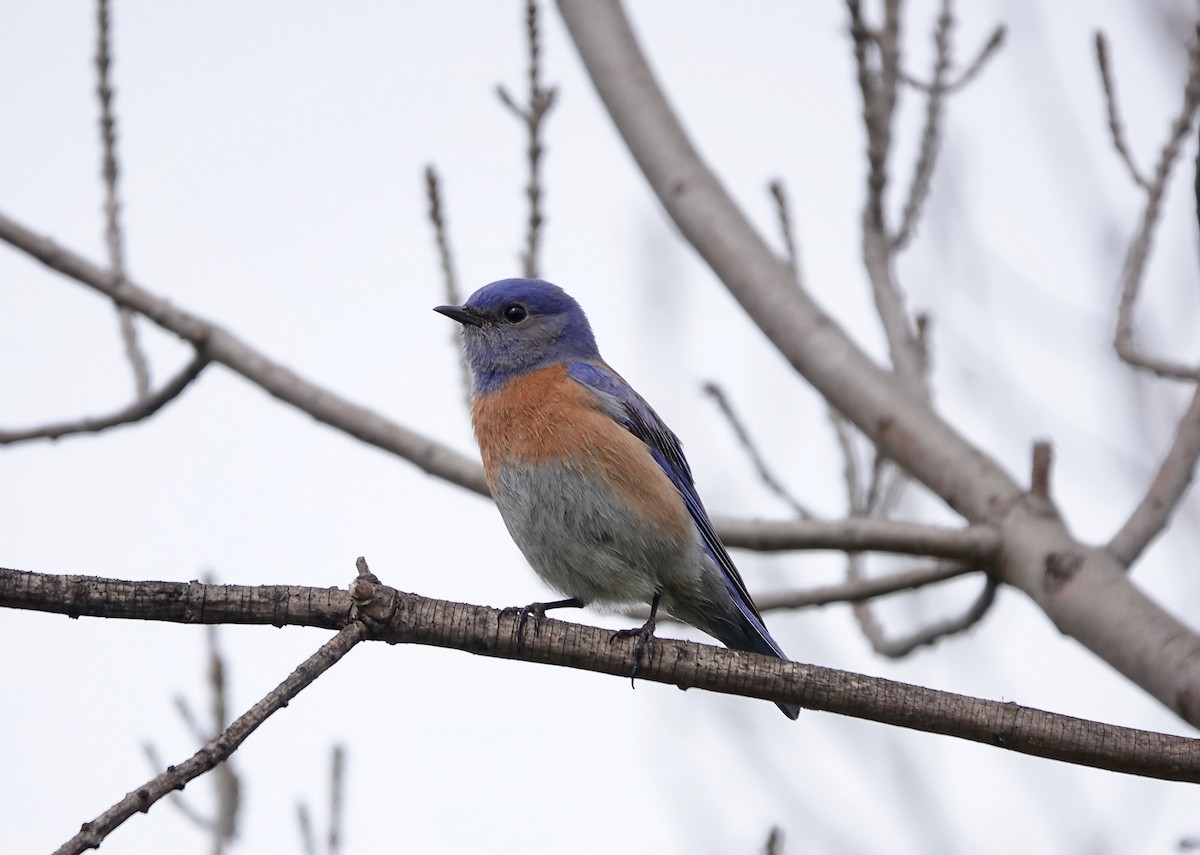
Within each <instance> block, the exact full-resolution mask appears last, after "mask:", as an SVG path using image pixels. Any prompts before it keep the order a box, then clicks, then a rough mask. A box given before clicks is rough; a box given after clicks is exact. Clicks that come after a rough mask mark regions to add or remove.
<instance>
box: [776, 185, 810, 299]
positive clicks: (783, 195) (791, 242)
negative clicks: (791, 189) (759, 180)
mask: <svg viewBox="0 0 1200 855" xmlns="http://www.w3.org/2000/svg"><path fill="white" fill-rule="evenodd" d="M767 189H768V190H769V191H770V192H771V198H772V199H774V200H775V214H776V216H777V217H778V218H779V235H780V237H781V238H782V239H783V248H784V252H785V253H786V257H787V263H788V269H790V270H791V271H792V278H793V279H795V280H796V285H798V286H799V287H801V288H803V287H804V274H803V272H802V269H801V267H800V248H799V246H798V244H797V243H796V238H795V234H794V230H793V227H792V214H791V210H790V206H789V205H788V199H787V191H786V190H785V189H784V187H783V181H781V180H780V179H778V178H776V179H775V180H774V181H772V182H771V183H770V184H768V185H767Z"/></svg>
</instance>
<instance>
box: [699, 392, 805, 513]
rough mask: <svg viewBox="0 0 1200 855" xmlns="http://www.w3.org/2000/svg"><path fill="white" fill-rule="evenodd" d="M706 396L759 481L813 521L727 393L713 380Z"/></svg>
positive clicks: (793, 508)
mask: <svg viewBox="0 0 1200 855" xmlns="http://www.w3.org/2000/svg"><path fill="white" fill-rule="evenodd" d="M701 388H702V389H703V390H704V394H706V395H708V396H709V397H710V398H712V399H713V401H714V402H715V403H716V405H717V408H718V409H719V410H720V411H721V414H722V415H723V416H725V420H726V421H728V422H729V426H730V427H732V428H733V433H734V435H735V436H736V437H737V441H738V444H739V445H741V447H742V448H743V449H744V450H745V452H746V454H747V455H748V456H749V457H750V462H751V463H753V464H754V470H755V471H756V472H757V473H758V477H759V480H761V481H762V482H763V484H764V485H765V486H766V487H767V489H769V490H770V491H771V492H772V493H774V494H775V495H776V496H778V497H779V498H781V499H782V500H783V501H784V502H786V503H787V505H788V506H789V507H790V508H791V509H792V510H793V511H795V512H796V516H797V517H799V518H800V519H804V520H809V519H813V517H814V514H813V513H812V512H811V511H810V510H808V508H806V507H804V505H803V504H801V503H800V501H799V500H798V499H796V497H794V496H793V495H792V494H791V493H789V492H788V490H787V487H785V486H783V483H782V482H781V481H780V480H779V479H778V478H776V477H775V473H773V472H772V471H771V469H770V467H769V466H767V462H766V460H764V459H763V456H762V454H760V453H759V451H758V448H757V447H756V446H755V445H754V440H752V439H751V438H750V433H749V431H747V430H746V425H745V424H744V423H743V422H742V420H741V418H740V417H739V416H738V414H737V412H735V411H734V409H733V405H732V404H731V403H730V402H729V398H728V397H727V396H726V394H725V391H724V390H723V389H722V388H721V387H720V386H718V385H717V384H716V383H714V382H712V381H711V380H710V381H708V382H707V383H705V384H704V385H703V386H702V387H701Z"/></svg>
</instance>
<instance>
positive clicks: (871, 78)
mask: <svg viewBox="0 0 1200 855" xmlns="http://www.w3.org/2000/svg"><path fill="white" fill-rule="evenodd" d="M846 6H847V9H848V10H849V12H850V36H851V39H852V41H853V43H854V59H855V64H856V66H857V69H858V83H859V88H860V89H861V90H862V103H863V111H862V118H863V127H864V129H865V130H866V132H867V194H866V202H865V203H864V205H863V261H864V263H865V265H866V268H867V275H868V277H869V279H870V281H871V291H872V295H873V296H874V298H875V308H876V311H877V313H878V315H879V320H880V322H881V323H882V324H883V331H884V334H885V336H886V337H887V343H888V353H889V355H890V357H891V361H892V368H893V372H894V374H895V376H896V378H897V379H898V380H899V382H900V385H901V387H902V388H903V389H904V390H905V391H907V392H909V393H910V394H911V395H913V396H916V397H919V398H927V397H928V395H927V389H926V388H925V385H924V383H923V382H922V380H921V376H922V375H921V367H920V363H921V360H920V355H919V353H918V350H917V345H916V342H915V335H914V334H913V330H912V326H911V324H910V322H909V318H908V312H907V311H906V309H905V307H904V294H903V292H902V291H901V289H900V287H899V286H898V285H897V283H896V281H895V276H894V272H893V269H892V267H893V260H894V255H895V250H894V248H893V247H892V241H891V238H890V237H889V234H890V231H889V227H888V217H887V210H886V208H885V206H884V193H885V190H886V189H887V183H888V156H889V154H890V152H891V146H892V120H893V118H894V114H895V109H896V87H897V84H898V82H899V80H900V13H899V2H898V0H885V2H884V21H883V25H882V26H881V27H880V28H877V29H870V28H869V27H868V26H867V24H866V21H865V20H864V18H863V13H862V4H861V2H860V0H846Z"/></svg>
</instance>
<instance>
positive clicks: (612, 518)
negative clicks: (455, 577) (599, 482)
mask: <svg viewBox="0 0 1200 855" xmlns="http://www.w3.org/2000/svg"><path fill="white" fill-rule="evenodd" d="M496 476H497V477H496V504H497V506H498V507H499V508H500V515H501V516H502V517H503V518H504V523H505V525H506V526H508V531H509V533H510V534H511V535H512V538H513V540H514V541H516V543H517V546H519V547H520V548H521V551H522V552H523V553H524V554H525V558H526V559H527V560H528V561H529V563H530V564H531V565H532V566H533V569H534V570H535V571H536V572H537V574H538V575H539V576H541V577H542V579H543V580H545V581H546V583H547V584H549V585H550V586H551V587H552V588H554V589H555V590H557V591H560V592H561V593H563V594H565V595H566V596H568V597H577V598H578V599H580V600H582V601H583V602H584V603H586V604H596V605H613V606H615V605H622V604H629V603H649V602H650V600H651V598H652V597H653V596H654V592H655V590H656V589H664V588H667V589H672V590H689V589H696V588H698V587H699V586H700V570H701V566H702V561H703V560H704V559H703V557H702V552H701V546H700V540H699V535H698V534H697V533H696V531H695V530H694V529H691V530H690V531H689V532H688V533H687V535H686V536H684V537H669V536H666V535H664V533H663V532H662V531H661V530H660V529H657V528H655V527H654V526H651V525H648V524H647V523H645V522H644V521H643V520H641V519H639V518H638V516H637V515H636V514H634V513H632V512H631V511H630V510H629V509H628V508H627V507H626V506H625V505H623V504H622V503H619V502H617V501H616V500H615V498H614V496H613V494H612V492H611V491H610V490H609V489H608V488H606V487H604V486H596V484H595V482H594V481H593V480H591V479H584V477H583V476H582V475H581V473H580V472H579V471H578V470H576V469H573V468H571V467H569V466H566V465H564V464H550V465H542V466H535V467H514V466H501V467H499V469H498V471H497V473H496Z"/></svg>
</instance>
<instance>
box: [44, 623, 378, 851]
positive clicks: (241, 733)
mask: <svg viewBox="0 0 1200 855" xmlns="http://www.w3.org/2000/svg"><path fill="white" fill-rule="evenodd" d="M367 636H368V632H367V627H366V625H365V624H363V623H361V622H359V621H354V622H352V623H350V624H348V625H347V626H346V627H345V628H344V629H343V630H341V631H340V632H339V633H338V634H337V635H335V636H334V637H333V638H331V639H330V640H329V641H327V642H325V644H323V645H321V648H320V650H318V651H317V652H316V653H314V654H313V655H312V656H310V657H309V658H308V659H306V660H305V661H304V662H303V663H301V664H300V666H299V667H297V668H296V670H295V671H293V672H292V673H291V674H290V675H289V676H288V678H287V679H286V680H284V681H283V682H282V683H280V684H279V685H278V686H277V687H276V688H274V689H272V690H271V692H270V693H269V694H267V696H266V697H264V698H263V699H262V700H260V701H259V702H258V703H256V704H255V705H254V706H252V707H251V708H250V709H249V710H247V711H246V712H245V713H243V714H242V715H241V716H240V717H239V718H238V719H237V721H235V722H233V724H231V725H229V727H227V728H226V729H225V730H224V731H223V732H222V733H221V734H220V735H218V736H216V737H214V738H213V739H211V740H209V741H208V742H207V743H206V744H205V745H204V747H203V748H201V749H200V750H199V751H197V752H196V753H195V754H193V755H192V756H191V757H190V758H188V759H187V760H185V761H184V762H182V763H180V764H179V765H177V766H168V767H167V770H166V771H165V772H163V773H162V774H161V775H157V776H155V777H154V778H151V779H150V780H149V781H147V782H146V783H145V784H143V785H142V786H140V787H138V788H137V789H136V790H133V791H132V792H130V793H129V794H128V795H126V796H125V798H123V799H121V800H120V801H119V802H117V803H116V804H115V805H113V806H112V807H111V808H109V809H108V810H106V811H105V812H104V813H102V814H100V816H98V817H96V818H95V819H94V820H92V821H91V822H85V823H84V824H83V827H82V828H81V829H80V830H79V833H78V834H76V835H75V836H74V837H72V838H71V839H70V840H68V841H67V842H66V843H64V844H63V845H62V846H60V847H59V848H58V849H56V850H55V855H78V853H80V852H86V851H87V850H88V849H95V848H97V847H98V846H99V845H100V844H101V842H103V840H104V838H106V837H107V836H108V835H109V834H110V833H112V831H113V830H114V829H116V828H117V827H118V826H120V825H121V823H123V822H124V821H125V820H127V819H129V817H131V816H133V815H134V814H135V813H139V812H140V813H145V812H146V811H147V810H149V809H150V807H151V806H152V805H153V804H154V803H155V802H157V801H158V800H159V799H161V798H162V797H163V796H165V795H167V794H168V793H171V792H174V791H175V790H181V789H183V787H184V786H185V785H186V784H187V783H188V782H189V781H192V780H194V779H195V778H198V777H199V776H200V775H203V774H204V773H205V772H207V771H209V770H210V769H212V768H213V767H214V766H216V765H217V764H218V763H220V762H222V761H223V760H226V759H228V757H229V756H230V755H231V754H232V753H233V752H234V751H236V750H237V749H238V747H240V746H241V744H242V743H243V742H245V741H246V738H247V737H249V736H250V734H252V733H253V732H254V731H255V730H257V729H258V727H259V725H261V724H262V723H263V722H265V721H266V720H267V718H269V717H270V716H271V715H272V714H273V713H275V712H277V711H278V710H281V709H283V708H284V707H285V706H287V705H288V703H289V702H291V701H292V700H293V699H294V698H295V697H296V696H297V695H298V694H300V692H301V691H302V690H304V689H305V688H306V687H308V686H309V685H310V684H311V683H312V682H313V681H314V680H316V679H317V677H319V676H321V675H322V674H323V673H325V672H326V671H327V670H329V668H330V667H332V666H333V665H335V664H336V663H337V662H338V660H340V659H341V658H342V657H343V656H345V655H346V654H347V653H349V652H350V650H351V649H352V648H353V647H354V646H355V645H356V644H358V643H359V642H360V641H362V640H364V639H365V638H367Z"/></svg>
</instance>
